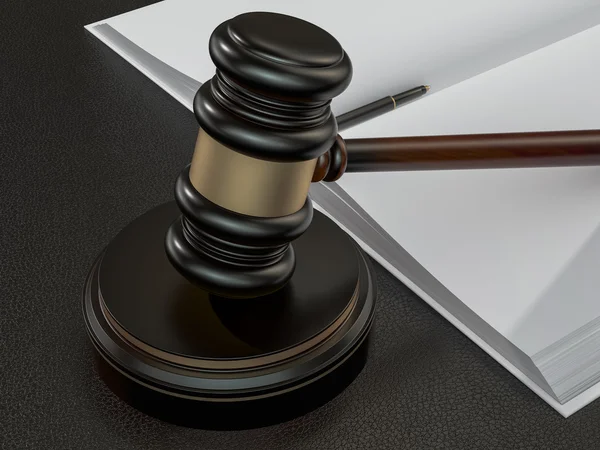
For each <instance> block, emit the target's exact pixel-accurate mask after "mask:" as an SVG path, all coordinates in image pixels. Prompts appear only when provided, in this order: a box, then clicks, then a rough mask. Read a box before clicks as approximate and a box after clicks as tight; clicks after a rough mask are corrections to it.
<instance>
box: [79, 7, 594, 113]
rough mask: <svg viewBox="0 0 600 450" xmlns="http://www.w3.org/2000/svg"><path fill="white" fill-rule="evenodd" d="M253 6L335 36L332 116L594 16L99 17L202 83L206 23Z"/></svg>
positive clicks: (519, 49)
mask: <svg viewBox="0 0 600 450" xmlns="http://www.w3.org/2000/svg"><path fill="white" fill-rule="evenodd" d="M257 10H266V11H273V12H281V13H285V14H289V15H293V16H296V17H299V18H302V19H305V20H308V21H310V22H312V23H315V24H316V25H319V26H321V27H322V28H324V29H325V30H327V31H328V32H330V33H331V34H332V35H333V36H335V37H336V38H337V39H338V40H339V41H340V43H341V44H342V46H343V47H344V49H345V50H346V51H347V52H348V54H349V55H350V58H351V60H352V62H353V66H354V75H353V80H352V84H351V85H350V87H349V88H348V89H347V91H346V92H345V93H344V94H342V95H341V96H340V97H338V98H336V99H335V100H334V102H333V104H332V108H333V110H334V112H335V113H336V114H341V113H343V112H346V111H348V110H350V109H353V108H356V107H359V106H362V105H363V104H365V103H368V102H371V101H373V100H376V99H378V98H381V97H384V96H387V95H393V94H396V93H398V92H401V91H403V90H406V89H409V88H412V87H414V86H417V85H421V84H430V85H431V86H432V91H431V93H430V95H431V94H433V93H434V92H436V91H439V90H441V89H443V88H445V87H447V86H450V85H453V84H455V83H457V82H460V81H462V80H465V79H467V78H469V77H472V76H475V75H477V74H478V73H481V72H484V71H486V70H489V69H491V68H493V67H496V66H498V65H500V64H503V63H505V62H507V61H510V60H512V59H514V58H516V57H519V56H522V55H524V54H527V53H529V52H531V51H534V50H537V49H539V48H541V47H543V46H545V45H548V44H551V43H553V42H556V41H558V40H560V39H563V38H565V37H568V36H570V35H572V34H573V33H576V32H578V31H581V30H584V29H586V28H588V27H591V26H593V25H596V24H598V23H600V4H599V3H598V2H597V0H577V1H573V0H531V1H527V2H523V1H520V0H502V1H499V0H495V1H486V2H483V1H480V0H457V1H453V2H448V1H447V0H426V1H420V2H416V1H414V0H411V1H408V0H398V1H394V2H390V1H388V0H371V1H369V2H348V1H340V0H335V1H327V2H325V1H322V0H303V1H302V2H283V1H280V0H229V1H226V2H219V3H218V4H212V5H208V4H206V3H204V2H199V1H197V0H166V1H163V2H160V3H157V4H154V5H151V6H148V7H146V8H142V9H139V10H136V11H133V12H130V13H127V14H123V15H121V16H117V17H114V18H112V19H110V20H107V21H103V22H107V23H108V24H110V25H111V26H112V27H113V28H115V29H116V30H117V31H118V32H119V33H121V34H123V35H124V36H125V37H127V38H128V39H129V40H131V41H132V42H134V43H135V44H137V45H138V46H140V47H141V48H142V49H144V50H146V51H147V52H149V53H150V54H152V55H153V56H155V57H156V58H158V59H160V60H161V61H163V62H165V63H166V64H168V65H170V66H171V67H173V68H175V69H177V70H178V71H180V72H182V73H184V74H185V75H188V76H190V77H192V78H193V79H195V80H198V81H200V82H204V81H206V80H208V79H209V78H211V77H212V76H213V75H214V65H213V63H212V61H211V60H210V58H209V55H208V41H209V38H210V35H211V33H212V31H213V30H214V29H215V27H216V26H217V25H218V24H220V23H221V22H223V21H225V20H227V19H229V18H231V17H234V16H236V15H238V14H241V13H243V12H247V11H257ZM91 27H93V25H92V26H90V27H88V28H91ZM186 106H187V107H188V108H190V107H191V105H186Z"/></svg>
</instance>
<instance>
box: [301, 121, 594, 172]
mask: <svg viewBox="0 0 600 450" xmlns="http://www.w3.org/2000/svg"><path fill="white" fill-rule="evenodd" d="M328 153H329V155H327V156H323V157H321V158H319V161H318V162H317V170H316V171H315V175H317V172H319V170H320V172H321V173H323V172H325V175H324V176H323V178H322V179H324V180H325V181H334V180H336V179H338V178H339V177H341V176H342V174H343V173H344V172H394V171H409V170H456V169H496V168H524V167H565V166H590V165H591V166H594V165H600V130H577V131H552V132H535V133H498V134H465V135H451V136H418V137H392V138H371V139H348V140H346V141H344V140H343V139H341V138H340V137H339V136H338V140H337V141H336V144H335V145H334V147H333V148H332V149H331V150H330V151H329V152H328ZM325 159H327V160H328V161H329V162H330V163H329V164H328V168H327V170H326V171H325V170H324V167H323V166H324V165H325ZM332 161H342V162H345V164H337V165H335V164H331V162H332ZM319 164H321V166H320V165H319ZM342 166H343V167H342ZM313 181H315V178H313Z"/></svg>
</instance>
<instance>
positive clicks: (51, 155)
mask: <svg viewBox="0 0 600 450" xmlns="http://www.w3.org/2000/svg"><path fill="white" fill-rule="evenodd" d="M149 3H152V2H146V1H142V0H126V1H124V0H96V1H87V0H86V1H83V0H80V1H75V0H71V1H68V0H60V1H48V2H44V1H39V0H36V1H32V0H26V1H23V0H1V1H0V230H1V232H0V233H1V234H0V365H1V366H0V367H1V369H0V448H15V449H25V448H35V449H37V448H40V449H50V448H52V449H54V448H56V449H71V448H75V449H125V448H136V449H159V448H160V449H163V448H164V449H175V448H176V449H188V448H190V449H191V448H204V449H213V448H214V449H224V448H239V449H254V448H256V449H261V450H264V449H270V448H277V449H292V448H306V449H325V448H333V449H352V448H356V449H367V448H378V449H381V448H390V449H402V448H419V449H429V448H449V449H492V448H498V449H512V448H523V449H525V448H527V449H529V448H543V449H550V448H553V449H554V448H564V449H575V448H580V449H590V448H599V447H600V426H599V422H598V419H599V418H600V402H595V403H593V404H591V405H589V406H588V407H586V408H584V409H583V410H582V411H580V412H578V413H576V414H575V415H573V416H572V417H571V418H569V419H564V418H562V417H561V416H560V415H559V414H558V413H557V412H555V411H554V410H553V409H552V408H551V407H549V406H548V405H546V404H545V403H544V402H543V401H542V400H541V399H539V398H538V397H537V396H536V395H535V394H534V393H533V392H531V391H530V390H529V389H527V388H526V387H525V386H524V385H523V384H522V383H520V382H519V381H518V380H517V379H516V378H514V377H513V376H512V375H510V373H509V372H508V371H506V370H505V369H504V368H502V367H501V366H500V365H499V364H498V363H496V362H495V361H494V360H493V359H492V358H491V357H489V356H488V355H487V354H485V353H484V352H483V351H482V350H480V349H479V348H478V347H477V346H476V345H475V344H473V343H472V342H471V341H469V340H468V339H467V338H466V337H464V336H463V335H462V334H461V333H460V332H458V331H457V330H456V329H454V328H453V327H452V326H451V325H450V324H449V323H447V322H446V321H445V320H444V319H442V318H441V317H440V316H439V315H438V314H437V313H435V312H434V311H433V310H432V309H431V308H429V307H428V306H427V305H426V304H425V303H424V302H423V301H421V300H420V299H419V298H418V297H417V296H416V295H414V294H413V293H412V292H410V291H409V290H408V289H407V288H406V287H405V286H403V285H402V284H401V283H400V282H399V281H397V280H396V279H395V278H393V277H392V276H391V275H390V274H388V273H387V272H386V271H384V270H383V269H381V268H380V267H378V268H377V281H378V285H379V299H378V302H379V303H378V307H377V314H376V323H375V327H374V331H373V345H372V352H371V355H370V358H369V361H368V363H367V366H366V368H365V370H364V371H363V373H362V374H361V375H360V376H359V377H358V379H357V380H356V381H355V382H354V383H353V384H352V385H351V386H350V388H349V389H348V390H347V391H345V392H344V393H343V394H342V395H340V396H339V397H337V398H336V399H335V400H333V401H332V402H331V403H329V404H327V405H326V406H324V407H322V408H321V409H319V410H317V411H315V412H313V413H310V414H308V415H306V416H304V417H301V418H299V419H297V420H294V421H292V422H288V423H285V424H282V425H279V426H273V427H268V428H262V429H256V430H248V431H237V432H214V431H202V430H194V429H186V428H181V427H176V426H173V425H170V424H166V423H163V422H160V421H157V420H154V419H152V418H149V417H147V416H144V415H142V414H141V413H138V412H137V411H136V410H134V409H132V408H130V407H129V406H127V405H125V404H124V403H122V402H121V401H120V400H118V399H117V398H116V397H115V396H114V395H113V394H112V393H111V391H109V390H108V389H107V388H106V387H105V386H104V385H103V384H102V383H101V381H100V380H99V378H98V376H97V374H96V371H95V368H94V365H93V352H92V347H91V344H90V343H89V342H88V338H87V336H86V333H85V329H84V324H83V318H82V311H81V293H82V286H83V282H84V278H85V276H86V273H87V271H88V269H89V268H90V265H91V263H92V261H93V259H94V258H95V257H96V256H97V255H98V253H99V252H100V251H101V249H102V248H103V247H104V246H105V245H106V244H107V243H108V242H109V241H110V239H111V238H112V237H113V236H114V235H115V234H116V233H117V232H118V231H119V230H120V229H121V228H122V227H123V226H124V225H126V224H127V223H128V222H129V221H131V220H132V219H134V218H135V217H137V216H138V215H139V214H141V213H143V212H145V211H146V210H148V209H150V208H151V207H153V206H155V205H158V204H160V203H162V202H165V201H168V200H170V199H171V198H172V191H173V183H174V180H175V177H176V176H177V174H178V172H179V171H180V170H181V169H182V168H183V167H184V166H185V165H186V164H188V163H189V161H190V157H191V154H192V150H193V146H194V141H195V136H196V132H197V124H196V122H195V120H194V117H193V115H192V114H190V113H189V112H188V111H187V110H186V109H185V108H183V107H182V106H181V105H180V104H179V103H177V102H176V101H175V100H174V99H172V98H171V97H170V96H168V95H167V94H166V93H164V92H163V91H162V90H161V89H160V88H158V87H157V86H155V85H154V84H153V83H152V82H151V81H149V80H148V79H146V78H145V77H144V76H143V75H141V74H140V73H138V72H137V71H136V70H135V69H134V68H133V67H131V66H130V65H129V64H128V63H126V62H125V61H124V60H122V59H121V58H119V57H118V56H116V55H115V54H113V53H112V52H111V51H110V50H109V49H108V48H106V47H105V46H104V45H103V44H101V43H100V42H99V41H97V40H95V39H94V38H92V37H91V36H90V35H89V34H88V33H86V32H85V31H84V29H83V26H84V25H85V24H88V23H91V22H94V21H97V20H100V19H104V18H107V17H110V16H113V15H116V14H120V13H123V12H126V11H129V10H132V9H135V8H138V7H141V6H145V5H146V4H149ZM207 7H217V5H212V6H211V5H210V4H209V3H207ZM204 51H207V43H206V42H199V43H198V52H204Z"/></svg>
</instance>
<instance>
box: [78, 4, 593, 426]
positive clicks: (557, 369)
mask: <svg viewBox="0 0 600 450" xmlns="http://www.w3.org/2000/svg"><path fill="white" fill-rule="evenodd" d="M253 10H268V11H276V12H283V13H287V14H290V15H294V16H297V17H300V18H303V19H306V20H308V21H310V22H313V23H315V24H317V25H319V26H321V27H322V28H324V29H326V30H327V31H329V32H330V33H331V34H333V35H334V36H335V37H336V38H337V39H338V40H339V41H340V42H341V44H342V46H343V47H344V49H345V50H346V51H347V52H348V54H349V55H350V58H351V59H352V61H353V64H354V78H353V82H352V84H351V86H350V88H349V89H348V90H347V91H346V92H345V93H344V94H342V95H341V96H340V97H339V98H337V99H335V100H334V102H333V104H332V107H333V110H334V112H335V113H336V114H341V113H344V112H346V111H348V110H350V109H353V108H355V107H358V106H360V105H362V104H365V103H367V102H370V101H373V100H376V99H378V98H380V97H383V96H386V95H390V94H395V93H397V92H400V91H402V90H404V89H408V88H411V87H413V86H415V85H420V84H431V85H432V90H431V91H430V94H428V95H427V96H426V97H424V98H423V99H421V100H419V101H417V102H413V103H411V104H410V105H407V106H405V107H402V108H401V109H399V110H398V111H395V112H393V113H389V114H387V115H385V116H382V117H380V118H378V119H376V120H373V121H371V122H368V123H366V124H363V125H360V126H358V127H355V128H353V129H350V130H347V131H345V132H344V137H346V138H353V137H376V136H408V135H435V134H461V133H488V132H512V131H541V130H566V129H590V128H599V127H600V91H598V90H597V89H595V88H594V84H595V83H596V82H597V81H596V80H598V79H600V52H598V50H597V49H598V48H599V46H600V26H596V25H598V24H600V5H598V3H597V2H596V1H583V0H582V1H579V2H577V4H573V2H571V1H569V0H564V1H551V2H548V1H532V2H479V1H475V0H461V1H457V2H445V1H442V0H437V1H428V2H414V3H411V2H407V1H400V2H395V3H393V4H390V3H389V2H385V1H371V2H368V3H366V4H360V5H359V4H353V3H352V2H345V3H342V2H329V3H325V2H313V1H305V2H303V3H293V4H291V3H290V4H288V3H283V2H276V1H256V0H254V1H252V2H249V1H248V2H246V1H242V0H235V1H230V2H227V3H224V4H219V8H218V9H212V10H210V11H209V10H207V9H206V8H204V7H202V6H201V5H200V4H199V3H197V2H195V1H193V0H167V1H164V2H161V3H158V4H155V5H152V6H150V7H146V8H143V9H141V10H137V11H133V12H131V13H128V14H125V15H122V16H118V17H115V18H112V19H108V20H106V21H102V22H99V23H96V24H92V25H90V26H88V27H87V28H88V30H89V31H91V32H92V33H93V34H95V35H96V36H97V37H98V38H100V39H101V40H102V41H103V42H105V43H106V44H107V45H109V46H110V47H111V48H113V49H114V50H115V51H117V52H118V53H119V54H121V55H122V56H123V57H124V58H126V59H127V60H128V61H130V62H131V63H132V64H134V65H135V66H136V67H137V68H138V69H139V70H141V71H142V72H143V73H145V74H146V75H147V76H149V77H150V78H151V79H153V80H154V81H155V82H156V83H157V84H158V85H159V86H161V87H162V88H163V89H165V90H167V92H169V93H171V94H172V95H173V96H174V97H175V98H177V99H178V100H179V101H180V102H181V103H182V104H184V105H185V106H186V107H187V108H189V109H191V105H192V98H193V95H194V94H195V92H196V90H197V89H198V87H199V86H200V84H201V82H203V81H205V80H207V79H209V78H211V77H212V75H213V74H214V66H213V64H212V62H211V61H210V58H209V55H208V51H207V45H208V39H209V36H210V34H211V32H212V30H213V29H214V28H215V27H216V26H217V25H218V24H219V23H221V22H222V21H224V20H227V19H229V18H231V17H233V16H235V15H237V14H240V13H242V12H246V11H253ZM341 10H343V11H344V13H343V14H341V13H340V11H341ZM403 16H406V17H411V20H406V21H405V20H401V17H403ZM342 18H343V19H342ZM341 19H342V20H341ZM311 196H312V198H313V200H314V201H315V202H316V203H317V207H318V208H320V209H321V210H323V211H324V212H325V213H326V214H328V215H330V216H331V217H332V218H333V219H334V220H336V221H337V222H338V223H339V224H340V225H341V226H342V227H343V228H344V229H346V230H347V231H348V232H349V233H350V234H351V235H353V236H354V237H355V238H356V239H357V240H358V241H359V243H360V244H361V245H362V246H363V247H364V248H365V249H366V250H367V251H368V252H369V253H370V254H371V255H372V256H373V257H374V258H376V259H377V260H378V261H379V262H381V263H382V264H383V265H384V266H385V267H386V268H388V269H389V270H390V271H391V272H392V273H393V274H394V275H396V276H397V277H398V278H399V279H401V280H402V281H403V282H404V283H406V284H407V285H408V286H409V287H411V289H413V290H414V291H415V292H416V293H417V294H418V295H420V296H421V297H422V298H423V299H424V300H425V301H427V302H428V303H429V304H430V305H432V306H433V307H434V308H435V309H436V310H438V311H439V312H440V313H441V314H443V315H444V317H446V318H447V319H448V320H449V321H451V322H452V323H453V324H454V325H455V326H456V327H458V328H459V329H460V330H461V331H462V332H464V333H465V334H466V335H467V336H469V337H470V338H471V339H472V340H473V341H474V342H476V343H477V344H478V345H479V346H481V347H482V348H483V349H484V350H485V351H487V352H488V353H489V354H490V355H491V356H492V357H494V358H495V359H496V360H497V361H499V362H500V363H501V364H502V365H504V366H505V367H506V368H507V369H508V370H510V371H511V372H512V373H513V374H514V375H515V376H517V377H518V378H519V379H521V380H522V381H523V382H524V383H526V384H527V385H528V386H529V387H530V388H531V389H532V390H534V391H535V392H536V393H537V394H538V395H540V396H541V397H542V398H543V399H544V400H545V401H547V402H548V403H549V404H550V405H551V406H553V407H554V408H555V409H557V410H558V411H559V412H560V413H561V414H563V415H564V416H568V415H570V414H571V413H573V412H574V411H576V410H578V409H579V408H581V407H582V406H584V405H585V404H587V403H589V402H590V401H591V400H593V399H595V398H597V397H598V396H599V395H600V384H597V383H596V382H597V381H598V378H599V377H600V352H598V351H597V350H596V349H597V348H598V344H600V302H598V301H596V298H597V293H598V292H600V278H599V277H597V276H594V275H595V274H594V271H595V268H596V266H597V263H598V262H599V261H600V230H599V226H600V208H598V203H599V200H598V199H599V198H600V168H589V167H588V168H553V169H548V168H545V169H519V170H513V169H502V170H477V171H467V170H464V171H443V172H403V173H377V174H346V175H344V176H343V177H342V178H341V180H340V181H339V182H337V183H323V184H315V185H313V187H312V189H311Z"/></svg>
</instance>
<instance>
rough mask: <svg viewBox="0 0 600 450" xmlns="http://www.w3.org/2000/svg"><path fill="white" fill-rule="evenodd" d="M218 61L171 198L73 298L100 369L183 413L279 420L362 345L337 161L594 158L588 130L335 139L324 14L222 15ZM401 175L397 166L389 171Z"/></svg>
mask: <svg viewBox="0 0 600 450" xmlns="http://www.w3.org/2000/svg"><path fill="white" fill-rule="evenodd" d="M209 52H210V56H211V58H212V60H213V62H214V64H215V66H216V73H215V75H214V77H213V78H212V79H211V80H209V81H208V82H206V83H204V84H203V85H202V86H201V87H200V89H199V90H198V92H197V94H196V96H195V99H194V113H195V116H196V119H197V121H198V123H199V125H200V128H199V132H198V136H197V140H196V146H195V149H194V153H193V156H192V159H191V162H190V164H189V165H188V166H187V167H185V168H184V170H183V171H182V172H181V173H180V175H179V177H178V178H177V180H176V182H175V202H168V203H166V204H163V205H159V206H157V207H155V208H153V209H152V210H150V211H148V212H147V213H145V214H144V215H142V216H140V217H139V218H137V219H135V220H134V221H133V222H131V223H130V224H129V225H127V226H126V227H125V228H124V229H123V230H122V231H121V232H120V233H119V234H118V235H117V236H116V237H115V238H114V239H113V240H112V241H111V242H110V243H109V244H108V246H107V247H106V249H105V250H104V251H103V252H102V253H101V255H100V256H99V257H98V258H97V260H96V262H95V263H94V264H93V266H92V269H91V271H90V273H89V276H88V279H87V280H86V284H85V290H84V298H83V306H84V308H83V309H84V317H85V323H86V328H87V331H88V334H89V335H90V338H91V341H92V342H93V344H94V347H95V348H96V350H97V353H98V355H99V356H100V358H99V367H101V368H102V369H101V373H102V374H103V379H104V380H105V381H106V383H107V384H108V385H109V386H110V387H111V388H112V389H113V391H114V392H116V393H117V394H118V395H120V396H121V398H123V399H125V400H126V401H128V402H129V403H131V404H132V405H133V406H135V407H137V408H139V409H141V410H142V411H145V412H146V413H148V414H152V415H155V416H157V417H160V418H163V419H165V420H169V421H174V422H176V423H179V424H183V425H189V426H200V427H208V428H214V427H217V428H238V427H250V426H258V425H264V424H268V423H273V422H278V421H282V420H287V419H288V418H291V417H295V416H297V415H298V414H302V413H304V412H307V411H310V410H311V409H313V408H315V407H317V406H319V405H321V404H323V403H324V402H326V401H328V400H329V399H331V398H332V397H333V396H335V395H337V394H338V393H339V392H341V390H343V389H344V388H345V387H346V386H347V385H348V384H349V383H350V382H351V381H352V380H353V379H354V378H355V377H356V376H357V374H358V373H359V372H360V370H361V369H362V367H363V365H364V364H365V361H366V357H367V352H368V347H369V346H368V342H369V340H368V337H369V333H370V330H371V327H372V323H373V315H374V308H375V299H376V285H375V283H374V280H373V274H372V268H371V264H370V262H369V259H368V258H367V257H366V256H365V254H364V252H363V251H362V249H361V248H360V246H359V245H358V244H356V243H355V242H354V241H353V239H352V238H350V237H349V236H348V235H347V234H346V233H345V232H344V231H343V230H342V229H341V228H340V227H339V226H338V225H337V224H336V223H335V222H333V221H332V220H331V219H329V218H328V217H326V216H325V215H324V214H322V213H320V212H318V211H315V210H313V207H312V203H311V200H310V198H309V196H308V192H309V187H310V184H311V183H312V182H319V181H334V180H336V179H338V178H339V177H340V176H342V175H343V173H344V172H345V171H348V172H356V171H373V170H393V171H396V170H400V171H401V170H425V169H436V170H437V169H456V168H482V167H531V166H536V165H540V166H541V165H544V166H545V165H572V164H591V163H593V164H596V163H598V155H599V154H600V149H599V147H600V145H599V142H600V138H599V134H598V133H597V132H595V131H585V132H563V133H538V134H512V135H481V136H451V137H448V136H438V137H414V138H384V139H349V140H346V141H344V139H343V138H342V137H341V136H339V135H338V127H337V123H336V119H335V117H334V116H333V115H332V112H331V108H330V104H331V100H332V98H334V97H335V96H337V95H339V94H340V93H342V92H343V91H344V89H345V88H346V87H347V86H348V85H349V83H350V80H351V77H352V64H351V61H350V58H349V55H348V54H346V52H344V50H343V49H342V46H341V45H340V43H339V42H338V41H337V40H336V39H335V38H334V37H333V36H331V35H330V34H329V33H327V32H326V31H325V30H322V29H321V28H319V27H317V26H315V25H313V24H311V23H309V22H306V21H303V20H300V19H297V18H294V17H290V16H287V15H282V14H275V13H268V12H254V13H246V14H241V15H239V16H237V17H234V18H232V19H230V20H227V21H225V22H223V23H222V24H220V25H219V26H218V27H217V28H216V29H215V30H214V32H213V33H212V35H211V37H210V41H209ZM399 176H401V175H399Z"/></svg>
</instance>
